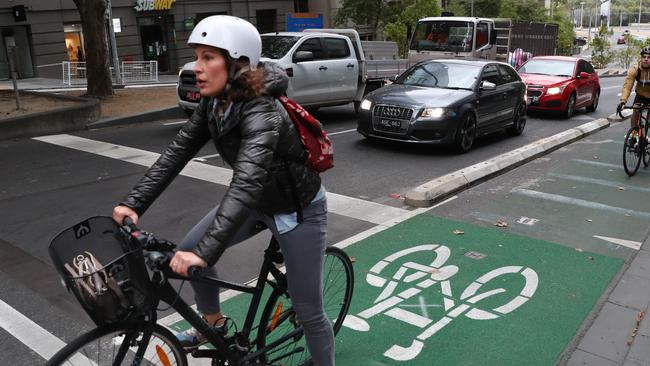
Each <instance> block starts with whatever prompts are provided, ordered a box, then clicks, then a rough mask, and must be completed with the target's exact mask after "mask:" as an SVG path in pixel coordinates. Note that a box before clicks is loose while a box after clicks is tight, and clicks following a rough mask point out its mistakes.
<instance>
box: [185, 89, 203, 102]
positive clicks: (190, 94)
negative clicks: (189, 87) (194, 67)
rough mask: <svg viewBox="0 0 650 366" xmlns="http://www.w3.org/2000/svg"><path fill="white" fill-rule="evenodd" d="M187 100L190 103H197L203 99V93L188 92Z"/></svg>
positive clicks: (186, 94)
mask: <svg viewBox="0 0 650 366" xmlns="http://www.w3.org/2000/svg"><path fill="white" fill-rule="evenodd" d="M185 98H186V99H187V100H189V101H190V102H197V101H198V100H199V99H201V93H199V92H193V91H188V92H186V93H185Z"/></svg>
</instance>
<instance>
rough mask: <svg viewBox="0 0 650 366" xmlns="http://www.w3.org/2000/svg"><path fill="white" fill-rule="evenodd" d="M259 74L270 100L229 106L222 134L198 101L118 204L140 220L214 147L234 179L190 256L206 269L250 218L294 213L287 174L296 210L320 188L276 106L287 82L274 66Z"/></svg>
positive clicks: (207, 106)
mask: <svg viewBox="0 0 650 366" xmlns="http://www.w3.org/2000/svg"><path fill="white" fill-rule="evenodd" d="M263 67H264V72H265V75H266V90H267V93H268V94H269V96H265V97H260V98H256V99H253V100H250V101H245V102H239V103H235V104H233V106H232V108H231V111H230V113H229V114H228V116H227V118H226V120H225V122H224V123H223V129H222V131H221V132H218V131H217V126H216V123H215V115H216V114H217V112H216V111H213V110H212V106H213V105H214V103H213V102H214V101H213V99H212V98H202V99H201V101H200V103H199V105H198V107H197V108H196V110H195V111H194V114H193V115H192V117H191V118H190V120H189V121H188V122H187V123H186V124H185V126H183V128H182V129H181V130H180V131H179V132H178V134H177V135H176V137H175V138H174V139H173V141H172V142H171V144H170V145H169V146H168V147H167V149H166V150H165V152H164V153H163V154H162V155H161V156H160V158H159V159H158V161H156V163H155V164H154V165H153V166H152V167H151V168H149V170H148V171H147V173H146V174H145V175H144V177H143V178H142V179H141V180H140V182H138V184H137V185H136V186H135V187H134V188H133V190H132V191H131V192H130V193H129V195H128V196H127V197H126V198H125V199H124V201H123V202H122V204H123V205H125V206H128V207H131V208H132V209H134V210H135V211H136V212H137V213H138V214H139V215H142V214H143V213H144V212H145V211H146V210H147V208H149V206H150V205H151V204H152V203H153V201H154V200H155V199H156V197H158V195H160V193H162V191H163V190H164V189H165V188H166V187H167V186H168V185H169V184H170V183H171V181H172V180H173V179H174V178H175V177H176V176H177V175H178V173H179V172H180V171H181V170H182V169H183V167H184V166H185V165H186V164H187V163H188V162H189V161H190V159H192V158H193V157H194V156H195V155H196V153H197V152H198V151H199V150H200V149H201V147H203V145H205V143H206V142H207V141H209V140H210V139H212V140H213V141H214V143H215V145H216V147H217V151H218V152H219V154H220V155H221V157H222V158H223V159H224V161H225V162H226V163H228V164H229V165H230V166H231V167H232V169H233V178H232V181H231V183H230V186H229V187H228V189H227V191H226V193H225V195H224V196H223V198H222V199H221V203H220V205H219V209H218V210H217V214H216V216H215V218H214V221H213V223H212V225H210V228H209V229H208V231H207V232H206V234H205V235H204V237H203V238H202V239H201V241H200V242H199V244H198V246H197V247H196V248H195V249H194V250H193V251H194V253H196V254H197V255H198V256H200V257H201V258H203V259H204V260H206V261H207V262H208V264H210V265H213V264H214V263H215V262H216V261H217V260H218V259H219V257H220V256H221V254H222V253H223V251H224V250H225V249H226V246H227V244H228V243H229V241H230V239H231V238H232V237H233V235H234V234H235V232H236V231H237V229H238V227H239V225H241V223H243V222H244V220H245V218H246V216H247V215H248V212H249V210H252V209H256V210H259V211H261V212H263V213H266V214H269V215H272V214H276V213H289V212H293V211H296V208H297V205H296V202H295V201H296V200H295V199H294V197H295V196H294V192H293V191H292V188H291V181H290V179H291V178H290V177H289V173H290V174H291V175H292V179H293V181H294V183H295V188H296V190H295V194H297V197H298V199H299V201H300V205H301V207H305V206H306V205H307V204H309V203H310V202H311V200H312V199H313V198H314V197H315V196H316V193H318V190H319V188H320V184H321V181H320V177H319V176H318V174H317V173H315V172H314V171H312V170H311V169H310V168H308V167H307V166H306V165H305V160H306V158H307V157H306V153H305V150H304V147H303V145H302V142H301V141H300V137H299V135H298V132H297V130H296V128H295V126H294V125H293V122H292V121H291V119H290V117H289V115H288V114H287V112H286V111H285V110H284V107H283V106H282V104H280V102H279V101H278V100H277V99H276V98H275V97H277V96H279V95H281V94H282V93H284V92H285V90H286V88H287V83H288V79H287V76H286V74H285V72H284V70H282V69H281V68H280V67H279V66H277V65H275V64H271V63H267V64H265V65H264V66H263ZM285 164H286V165H285ZM287 166H288V169H287V168H286V167H287Z"/></svg>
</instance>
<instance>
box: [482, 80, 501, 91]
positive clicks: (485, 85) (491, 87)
mask: <svg viewBox="0 0 650 366" xmlns="http://www.w3.org/2000/svg"><path fill="white" fill-rule="evenodd" d="M496 88H497V84H495V83H491V82H489V81H487V80H483V81H481V90H495V89H496Z"/></svg>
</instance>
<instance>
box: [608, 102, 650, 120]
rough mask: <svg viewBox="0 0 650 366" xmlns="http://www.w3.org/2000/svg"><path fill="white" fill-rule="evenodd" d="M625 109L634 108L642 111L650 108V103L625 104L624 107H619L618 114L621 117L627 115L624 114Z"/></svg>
mask: <svg viewBox="0 0 650 366" xmlns="http://www.w3.org/2000/svg"><path fill="white" fill-rule="evenodd" d="M623 109H632V110H637V111H642V110H646V109H650V104H639V105H637V104H634V105H631V106H629V105H625V106H623V107H622V108H617V110H616V114H618V116H619V117H621V118H625V116H623Z"/></svg>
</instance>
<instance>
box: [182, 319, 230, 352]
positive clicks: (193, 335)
mask: <svg viewBox="0 0 650 366" xmlns="http://www.w3.org/2000/svg"><path fill="white" fill-rule="evenodd" d="M213 329H214V330H215V331H216V332H217V333H219V334H221V335H226V334H227V333H228V322H227V321H225V319H224V322H223V324H220V325H215V326H214V327H213ZM176 338H177V339H178V341H179V342H180V344H181V346H183V348H184V349H185V350H186V351H192V350H195V349H197V348H199V347H200V346H201V345H203V344H205V343H207V342H208V340H207V339H206V338H205V337H204V336H203V334H201V333H199V332H198V331H197V330H196V329H194V328H190V329H188V330H186V331H185V332H183V333H180V334H177V335H176Z"/></svg>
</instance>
